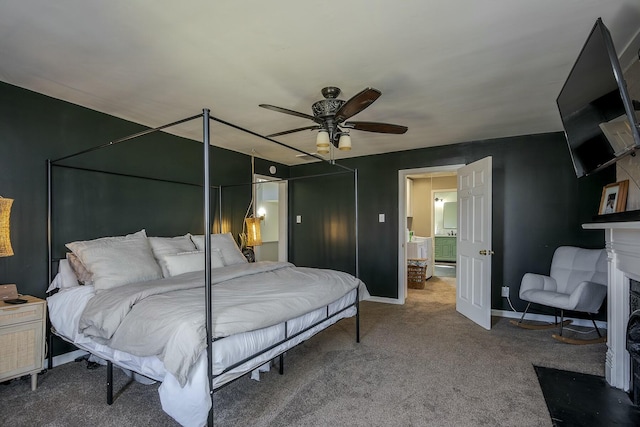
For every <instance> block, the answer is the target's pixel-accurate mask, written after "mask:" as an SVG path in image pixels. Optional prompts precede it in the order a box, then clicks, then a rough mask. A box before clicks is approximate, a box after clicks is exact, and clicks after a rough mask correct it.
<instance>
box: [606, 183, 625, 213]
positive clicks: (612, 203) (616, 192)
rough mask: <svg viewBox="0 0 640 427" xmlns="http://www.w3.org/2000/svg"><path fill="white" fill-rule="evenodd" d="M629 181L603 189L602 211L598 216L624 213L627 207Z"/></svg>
mask: <svg viewBox="0 0 640 427" xmlns="http://www.w3.org/2000/svg"><path fill="white" fill-rule="evenodd" d="M628 189H629V180H625V181H620V182H614V183H613V184H609V185H605V186H604V187H603V188H602V198H601V199H600V209H599V210H598V215H605V214H612V213H617V212H624V210H625V208H626V207H627V190H628Z"/></svg>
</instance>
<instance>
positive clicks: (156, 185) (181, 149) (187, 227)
mask: <svg viewBox="0 0 640 427" xmlns="http://www.w3.org/2000/svg"><path fill="white" fill-rule="evenodd" d="M144 129H146V128H145V127H143V126H141V125H138V124H135V123H131V122H127V121H124V120H121V119H118V118H115V117H112V116H109V115H106V114H102V113H98V112H95V111H91V110H88V109H86V108H83V107H79V106H77V105H73V104H69V103H67V102H64V101H61V100H57V99H54V98H50V97H47V96H44V95H41V94H37V93H35V92H31V91H27V90H24V89H21V88H18V87H15V86H11V85H8V84H5V83H0V144H2V155H1V156H0V171H1V173H0V195H2V196H4V197H10V198H13V199H15V202H14V204H13V209H12V214H11V241H12V244H13V248H14V252H15V255H14V256H12V257H5V258H0V283H15V284H16V285H17V287H18V291H19V292H21V293H23V294H29V295H34V296H37V297H44V296H45V290H46V288H47V286H48V283H47V280H48V279H47V252H46V250H47V232H46V230H47V223H46V209H47V190H46V159H56V158H59V157H62V156H65V155H68V154H72V153H75V152H78V151H81V150H84V149H87V148H91V147H94V146H98V145H101V144H104V143H107V142H108V141H111V140H115V139H118V138H120V137H123V136H126V135H130V134H133V133H135V132H139V131H141V130H144ZM78 159H80V160H79V161H76V160H74V162H65V163H70V164H71V163H72V164H74V166H83V167H84V166H87V167H88V166H91V167H93V168H97V169H102V170H109V171H113V172H121V173H133V174H136V175H141V176H151V177H159V178H163V179H168V180H178V181H182V182H191V183H196V186H184V185H177V184H172V183H168V182H158V181H150V180H145V179H133V178H124V177H120V176H117V175H109V174H103V173H96V172H85V171H78V170H71V169H60V168H54V177H55V179H56V181H55V186H54V189H53V194H54V207H55V209H54V230H53V237H54V243H55V245H54V246H55V247H54V251H55V252H54V255H55V256H61V255H63V254H64V251H65V248H64V243H65V242H67V241H73V240H78V239H91V238H96V237H101V236H107V235H119V234H126V233H131V232H135V231H138V230H140V229H142V228H145V229H146V231H147V234H148V235H155V236H172V235H179V234H184V233H187V232H191V233H202V232H203V222H202V213H203V206H202V191H203V190H202V187H201V186H199V185H201V183H202V176H203V174H202V160H201V159H202V144H201V143H199V142H195V141H190V140H186V139H184V138H179V137H176V136H173V135H170V134H166V133H162V132H160V133H154V134H152V136H147V137H144V138H142V139H137V140H135V141H130V142H125V143H122V144H118V145H115V146H112V147H109V148H107V149H104V150H97V151H94V152H92V153H91V154H89V155H87V156H82V158H78ZM211 162H212V167H213V173H212V178H211V181H212V183H221V184H231V183H238V182H251V162H250V157H249V156H246V155H243V154H240V153H236V152H232V151H228V150H223V149H219V148H215V147H213V148H212V149H211ZM256 163H257V164H256V169H257V170H258V169H261V170H262V169H265V172H266V169H268V166H269V165H270V164H271V163H266V162H262V163H258V162H256ZM279 166H280V167H279V169H280V170H281V171H286V168H285V167H282V165H279ZM249 188H250V186H246V188H242V187H238V188H232V187H226V188H225V189H224V190H223V197H222V198H223V205H224V210H223V222H224V226H225V228H226V229H228V230H229V231H231V232H233V234H234V236H237V234H238V233H239V232H240V231H241V227H242V218H243V216H244V212H245V211H246V208H247V205H248V203H249V200H250V197H251V193H250V190H249ZM217 200H218V198H217V197H216V193H215V191H214V194H213V204H214V208H215V205H217ZM216 219H217V215H216Z"/></svg>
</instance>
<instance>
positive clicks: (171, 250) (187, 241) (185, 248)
mask: <svg viewBox="0 0 640 427" xmlns="http://www.w3.org/2000/svg"><path fill="white" fill-rule="evenodd" d="M149 244H150V245H151V250H152V251H153V256H154V257H155V258H156V261H158V264H160V268H162V275H163V276H164V277H169V276H170V274H169V270H167V263H166V261H165V259H164V257H165V255H175V254H178V253H181V252H192V251H195V250H196V246H195V245H194V244H193V242H192V241H191V234H189V233H187V234H185V235H184V236H178V237H149Z"/></svg>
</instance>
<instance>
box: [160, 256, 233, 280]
mask: <svg viewBox="0 0 640 427" xmlns="http://www.w3.org/2000/svg"><path fill="white" fill-rule="evenodd" d="M164 261H165V263H166V265H167V270H168V271H169V275H170V276H177V275H178V274H183V273H189V272H191V271H203V270H204V252H201V251H195V252H184V253H180V254H175V255H165V256H164ZM219 267H224V263H223V262H222V255H221V254H220V251H219V250H215V249H214V250H212V251H211V268H212V269H213V268H219Z"/></svg>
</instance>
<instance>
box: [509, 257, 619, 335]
mask: <svg viewBox="0 0 640 427" xmlns="http://www.w3.org/2000/svg"><path fill="white" fill-rule="evenodd" d="M519 295H520V299H521V300H524V301H528V302H529V304H527V308H526V309H525V310H524V313H522V317H521V318H520V320H519V321H518V322H514V323H515V324H516V325H518V326H520V327H523V328H527V329H548V328H552V327H556V326H559V327H560V332H559V334H558V335H555V334H554V335H553V337H554V338H555V339H558V340H560V341H563V342H567V343H570V344H591V343H595V342H604V341H605V339H606V338H604V337H602V335H601V334H600V330H599V329H598V326H597V325H596V322H595V320H594V319H593V316H592V314H594V313H597V312H598V310H599V309H600V306H601V305H602V302H603V301H604V298H605V297H606V296H607V254H606V251H605V250H604V249H583V248H576V247H572V246H560V247H559V248H558V249H556V251H555V253H554V254H553V260H552V261H551V272H550V276H544V275H541V274H534V273H526V274H525V275H524V276H523V277H522V282H521V284H520V294H519ZM532 303H534V304H542V305H546V306H549V307H553V308H554V309H556V310H557V309H559V310H560V322H559V323H558V319H557V316H556V321H555V323H553V324H549V325H531V324H528V323H524V322H523V320H524V316H525V315H526V314H527V311H528V310H529V306H530V305H531V304H532ZM564 310H570V311H580V312H584V313H588V314H589V317H590V318H591V321H592V322H593V325H594V326H595V329H596V332H597V333H598V338H596V339H593V340H577V339H572V338H566V337H563V336H562V327H563V326H565V325H567V324H569V323H571V321H570V320H568V321H565V320H564Z"/></svg>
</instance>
